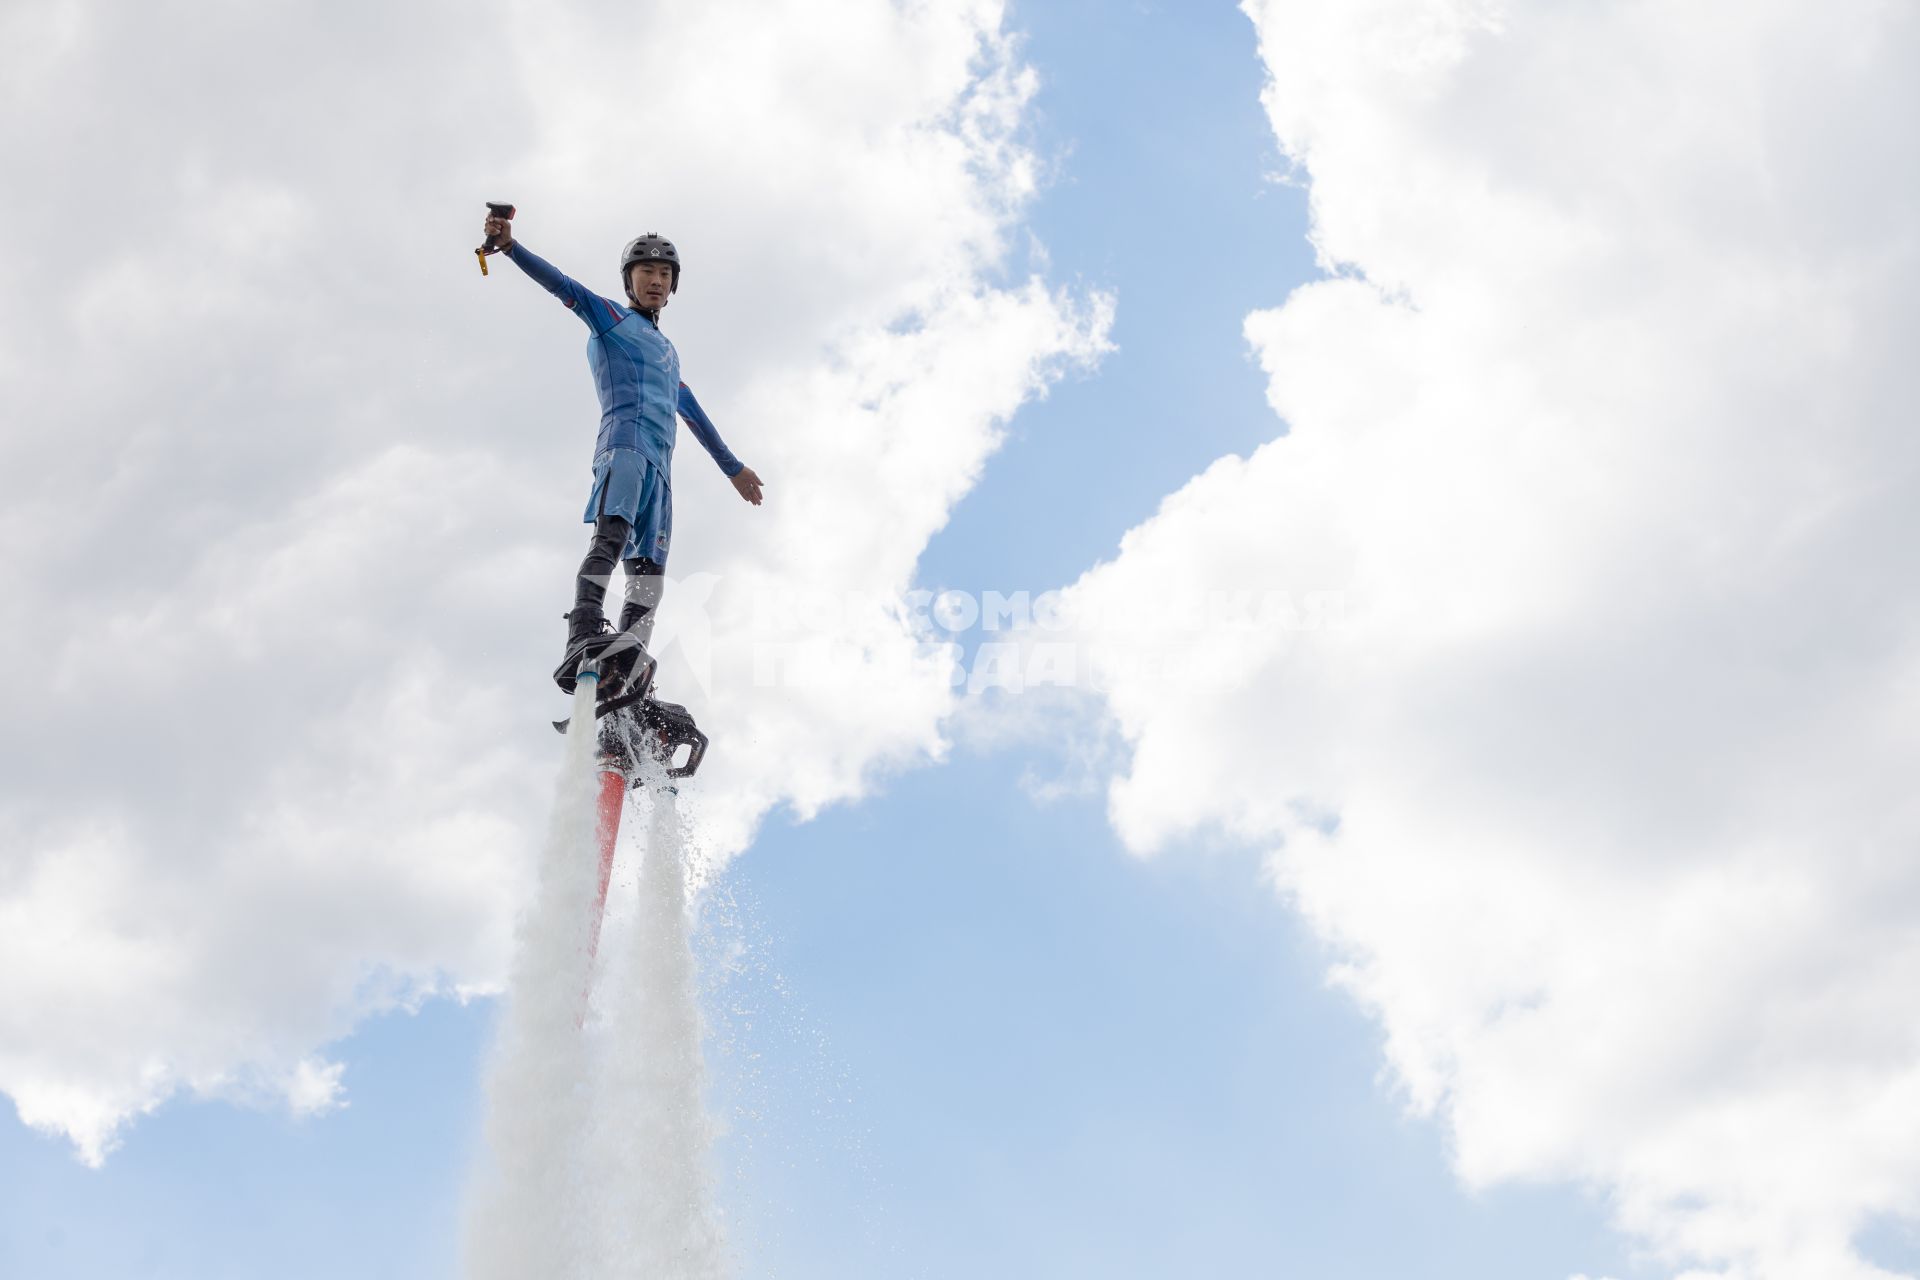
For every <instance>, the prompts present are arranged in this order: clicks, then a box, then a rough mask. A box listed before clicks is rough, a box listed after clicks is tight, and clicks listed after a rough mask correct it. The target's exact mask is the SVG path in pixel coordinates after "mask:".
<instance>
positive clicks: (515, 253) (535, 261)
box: [501, 240, 626, 333]
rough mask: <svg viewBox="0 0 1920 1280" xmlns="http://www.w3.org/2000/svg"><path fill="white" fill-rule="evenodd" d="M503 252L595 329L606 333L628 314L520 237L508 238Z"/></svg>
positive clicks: (596, 331)
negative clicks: (542, 255)
mask: <svg viewBox="0 0 1920 1280" xmlns="http://www.w3.org/2000/svg"><path fill="white" fill-rule="evenodd" d="M501 252H503V253H505V254H506V255H507V257H509V258H511V259H513V264H514V265H515V266H516V267H519V268H520V269H521V270H522V271H524V272H526V273H527V274H528V275H530V276H532V277H533V279H534V282H535V283H537V284H538V285H539V286H540V287H541V288H542V289H545V290H546V291H547V292H548V293H550V294H552V295H553V296H554V297H556V298H558V299H560V301H561V302H563V303H565V304H566V306H567V310H569V311H571V312H573V314H575V315H577V316H579V317H580V318H581V319H582V320H584V321H586V324H587V328H589V329H591V330H593V331H594V332H595V333H605V332H606V331H607V330H609V329H611V328H613V326H615V325H617V324H619V323H620V321H621V319H622V318H624V317H625V315H626V312H625V310H624V309H622V308H621V307H620V306H619V305H617V304H616V303H613V302H610V301H608V300H607V299H605V298H603V297H601V296H600V295H599V294H597V293H595V292H594V291H593V290H591V289H589V288H587V287H586V286H585V285H583V284H581V283H580V282H579V281H578V280H575V279H574V278H573V277H572V276H570V275H568V274H566V273H565V272H564V271H562V270H560V269H559V268H558V267H556V266H554V265H553V264H552V263H551V262H548V261H547V260H546V259H545V258H543V257H541V256H540V255H539V254H537V253H535V252H533V250H531V249H528V248H526V247H525V246H524V245H522V244H521V243H520V242H519V241H518V240H512V241H509V242H508V243H507V246H506V248H505V249H503V250H502V251H501Z"/></svg>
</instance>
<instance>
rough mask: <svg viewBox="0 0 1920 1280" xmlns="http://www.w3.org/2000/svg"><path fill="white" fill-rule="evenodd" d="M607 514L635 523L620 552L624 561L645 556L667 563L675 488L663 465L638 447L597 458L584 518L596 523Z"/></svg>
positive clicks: (656, 562)
mask: <svg viewBox="0 0 1920 1280" xmlns="http://www.w3.org/2000/svg"><path fill="white" fill-rule="evenodd" d="M603 515H606V516H619V517H620V518H621V519H622V520H625V521H626V522H627V523H628V524H630V525H632V526H633V530H632V532H630V533H629V534H627V545H626V549H625V550H623V551H622V552H621V553H620V558H621V559H622V560H631V559H633V558H634V557H636V556H645V557H646V558H647V559H649V560H651V561H653V562H654V563H655V564H657V565H662V566H664V565H665V564H666V563H667V544H668V543H669V542H671V541H672V540H673V489H672V488H671V487H670V486H669V485H668V484H667V477H666V476H665V475H664V474H662V473H661V471H660V468H658V467H656V466H654V465H653V463H652V462H650V461H649V460H648V459H647V455H646V454H644V453H641V452H640V451H639V450H638V449H609V450H607V451H606V452H605V453H603V454H601V455H600V456H598V457H596V458H595V459H594V460H593V493H592V494H591V495H589V496H588V498H587V513H586V515H584V516H583V517H581V518H582V519H583V520H585V521H586V522H587V523H588V524H592V523H593V522H594V521H595V520H597V519H599V518H600V517H601V516H603Z"/></svg>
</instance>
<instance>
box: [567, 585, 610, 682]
mask: <svg viewBox="0 0 1920 1280" xmlns="http://www.w3.org/2000/svg"><path fill="white" fill-rule="evenodd" d="M614 639H615V635H614V631H613V628H612V627H609V626H608V625H607V615H606V614H604V613H602V612H601V611H600V606H599V605H580V606H577V607H575V608H574V609H573V610H572V611H570V612H569V613H568V614H567V651H566V653H565V654H564V655H563V656H562V657H561V659H560V665H559V666H557V667H555V668H554V669H553V682H554V683H555V684H557V685H559V686H560V692H562V693H564V694H567V695H569V696H571V695H572V693H573V689H574V685H575V684H577V683H578V682H579V681H578V677H579V675H580V664H581V663H583V662H585V661H587V660H588V659H589V658H596V657H598V656H599V654H600V652H601V650H603V649H605V648H606V647H607V646H608V645H609V644H611V643H612V642H613V640H614Z"/></svg>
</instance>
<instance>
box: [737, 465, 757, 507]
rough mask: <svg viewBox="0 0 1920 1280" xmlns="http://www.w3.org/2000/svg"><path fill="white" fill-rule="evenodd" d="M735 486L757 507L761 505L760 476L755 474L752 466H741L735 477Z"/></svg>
mask: <svg viewBox="0 0 1920 1280" xmlns="http://www.w3.org/2000/svg"><path fill="white" fill-rule="evenodd" d="M733 487H734V488H736V489H738V490H739V491H740V496H741V497H743V498H745V499H746V500H747V501H748V502H751V503H752V504H753V505H754V506H756V507H757V506H759V505H760V477H759V476H757V475H755V474H753V468H752V467H742V468H740V471H739V474H737V475H735V476H734V477H733Z"/></svg>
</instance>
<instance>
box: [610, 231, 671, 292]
mask: <svg viewBox="0 0 1920 1280" xmlns="http://www.w3.org/2000/svg"><path fill="white" fill-rule="evenodd" d="M636 262H664V263H666V264H668V265H669V266H671V267H672V268H673V283H672V284H671V285H669V286H668V288H667V292H668V293H678V292H680V251H679V250H678V249H676V248H674V247H673V241H671V240H669V239H667V238H666V237H665V236H662V235H655V234H654V233H653V232H651V231H649V232H647V234H645V235H643V236H640V237H639V238H637V239H634V240H629V241H627V248H626V251H625V252H624V253H622V254H621V255H620V287H621V288H622V289H625V290H626V293H627V297H628V299H630V300H632V301H636V302H637V301H638V299H637V298H634V296H633V280H632V277H630V276H629V275H628V274H627V272H628V271H630V270H631V269H632V268H633V264H634V263H636Z"/></svg>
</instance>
